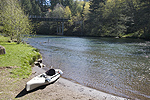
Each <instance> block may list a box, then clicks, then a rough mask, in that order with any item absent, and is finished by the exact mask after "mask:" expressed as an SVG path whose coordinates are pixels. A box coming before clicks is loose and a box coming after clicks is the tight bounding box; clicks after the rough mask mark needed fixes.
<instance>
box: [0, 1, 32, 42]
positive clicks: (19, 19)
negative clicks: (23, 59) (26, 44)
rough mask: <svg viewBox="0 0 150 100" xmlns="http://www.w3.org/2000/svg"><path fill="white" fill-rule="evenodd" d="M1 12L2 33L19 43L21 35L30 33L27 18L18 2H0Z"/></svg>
mask: <svg viewBox="0 0 150 100" xmlns="http://www.w3.org/2000/svg"><path fill="white" fill-rule="evenodd" d="M1 10H2V12H1V21H2V23H3V26H4V29H3V31H4V33H5V34H7V35H8V36H10V37H11V39H13V38H16V39H17V41H18V43H20V42H21V38H22V37H23V35H25V34H29V33H30V32H31V26H30V22H29V20H28V17H27V16H26V15H25V14H24V12H23V10H22V9H21V7H20V5H19V3H18V0H6V1H5V0H2V6H1Z"/></svg>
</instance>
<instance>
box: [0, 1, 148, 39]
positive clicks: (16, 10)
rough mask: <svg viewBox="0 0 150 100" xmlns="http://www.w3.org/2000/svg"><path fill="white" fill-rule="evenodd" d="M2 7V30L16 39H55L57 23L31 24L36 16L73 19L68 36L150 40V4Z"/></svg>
mask: <svg viewBox="0 0 150 100" xmlns="http://www.w3.org/2000/svg"><path fill="white" fill-rule="evenodd" d="M10 2H11V3H12V4H10ZM13 3H14V4H13ZM0 4H1V8H0V12H1V19H0V21H1V26H3V28H1V27H0V28H1V29H0V30H3V33H5V34H8V33H9V35H11V36H12V37H13V36H14V34H16V33H17V34H22V33H37V34H48V35H55V34H56V26H57V23H56V22H44V21H42V22H38V21H37V22H32V21H31V20H29V16H31V15H36V16H42V17H46V18H49V17H52V18H67V19H69V20H68V22H65V24H64V26H65V28H64V35H68V36H99V37H117V38H126V37H128V38H142V39H148V40H149V39H150V0H7V1H5V0H0ZM16 5H17V6H16ZM15 6H16V7H15ZM9 15H10V16H11V17H10V16H9ZM16 16H18V17H16ZM21 16H22V17H21ZM8 19H9V21H6V20H8ZM12 20H13V21H12ZM14 21H15V22H14ZM17 21H19V22H18V23H16V22H17ZM14 23H16V26H14V27H11V25H13V24H14ZM18 26H19V27H18ZM29 26H30V27H29ZM16 29H18V30H16ZM16 31H17V32H16ZM21 32H22V33H21ZM10 33H12V34H10ZM17 36H18V35H17ZM18 37H20V35H19V36H18Z"/></svg>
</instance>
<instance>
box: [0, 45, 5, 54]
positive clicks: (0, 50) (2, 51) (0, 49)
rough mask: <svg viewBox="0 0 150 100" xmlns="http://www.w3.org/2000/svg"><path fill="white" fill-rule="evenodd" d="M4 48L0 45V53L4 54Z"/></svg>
mask: <svg viewBox="0 0 150 100" xmlns="http://www.w3.org/2000/svg"><path fill="white" fill-rule="evenodd" d="M5 53H6V52H5V48H4V47H3V46H1V45H0V55H2V54H5Z"/></svg>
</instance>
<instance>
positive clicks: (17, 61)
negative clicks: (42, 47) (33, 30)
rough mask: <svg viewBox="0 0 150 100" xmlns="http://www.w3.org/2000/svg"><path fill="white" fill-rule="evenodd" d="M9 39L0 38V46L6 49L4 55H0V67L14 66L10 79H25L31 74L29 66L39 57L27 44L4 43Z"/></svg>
mask: <svg viewBox="0 0 150 100" xmlns="http://www.w3.org/2000/svg"><path fill="white" fill-rule="evenodd" d="M8 39H9V38H8V37H2V36H0V45H2V46H4V47H5V49H6V54H5V55H0V62H1V64H0V67H6V66H14V67H16V68H15V69H13V70H12V71H11V73H12V77H20V78H26V77H28V76H29V75H30V74H31V65H32V64H33V62H34V61H36V60H37V59H38V58H40V57H41V55H40V53H39V52H37V50H36V49H35V48H33V47H31V46H29V45H27V44H21V43H20V44H16V43H13V42H12V43H8V42H6V41H7V40H8Z"/></svg>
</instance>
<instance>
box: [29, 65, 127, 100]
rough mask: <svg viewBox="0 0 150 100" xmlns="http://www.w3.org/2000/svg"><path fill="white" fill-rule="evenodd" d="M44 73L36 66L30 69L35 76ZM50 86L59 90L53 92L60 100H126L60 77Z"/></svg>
mask: <svg viewBox="0 0 150 100" xmlns="http://www.w3.org/2000/svg"><path fill="white" fill-rule="evenodd" d="M44 72H45V70H44V69H41V68H39V67H37V66H34V67H33V68H32V73H35V76H36V75H38V74H41V73H44ZM52 85H53V86H54V87H53V88H55V89H56V90H59V91H55V92H56V93H57V94H59V95H58V96H60V95H61V97H60V98H61V99H60V100H72V99H73V100H76V99H80V100H128V99H127V98H123V97H118V96H114V95H112V94H108V93H104V92H101V91H98V90H96V89H93V88H90V87H86V86H83V85H80V84H77V83H74V82H72V81H70V80H67V79H65V78H62V77H61V78H59V79H58V80H57V81H56V82H55V83H54V84H52ZM49 87H51V85H50V86H49V85H48V86H47V87H46V88H45V89H44V90H43V92H45V91H48V90H47V88H49ZM49 92H50V91H49ZM63 93H64V94H65V95H64V94H63ZM70 94H71V95H70ZM58 96H57V97H58ZM53 97H55V96H53ZM54 99H56V98H54Z"/></svg>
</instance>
